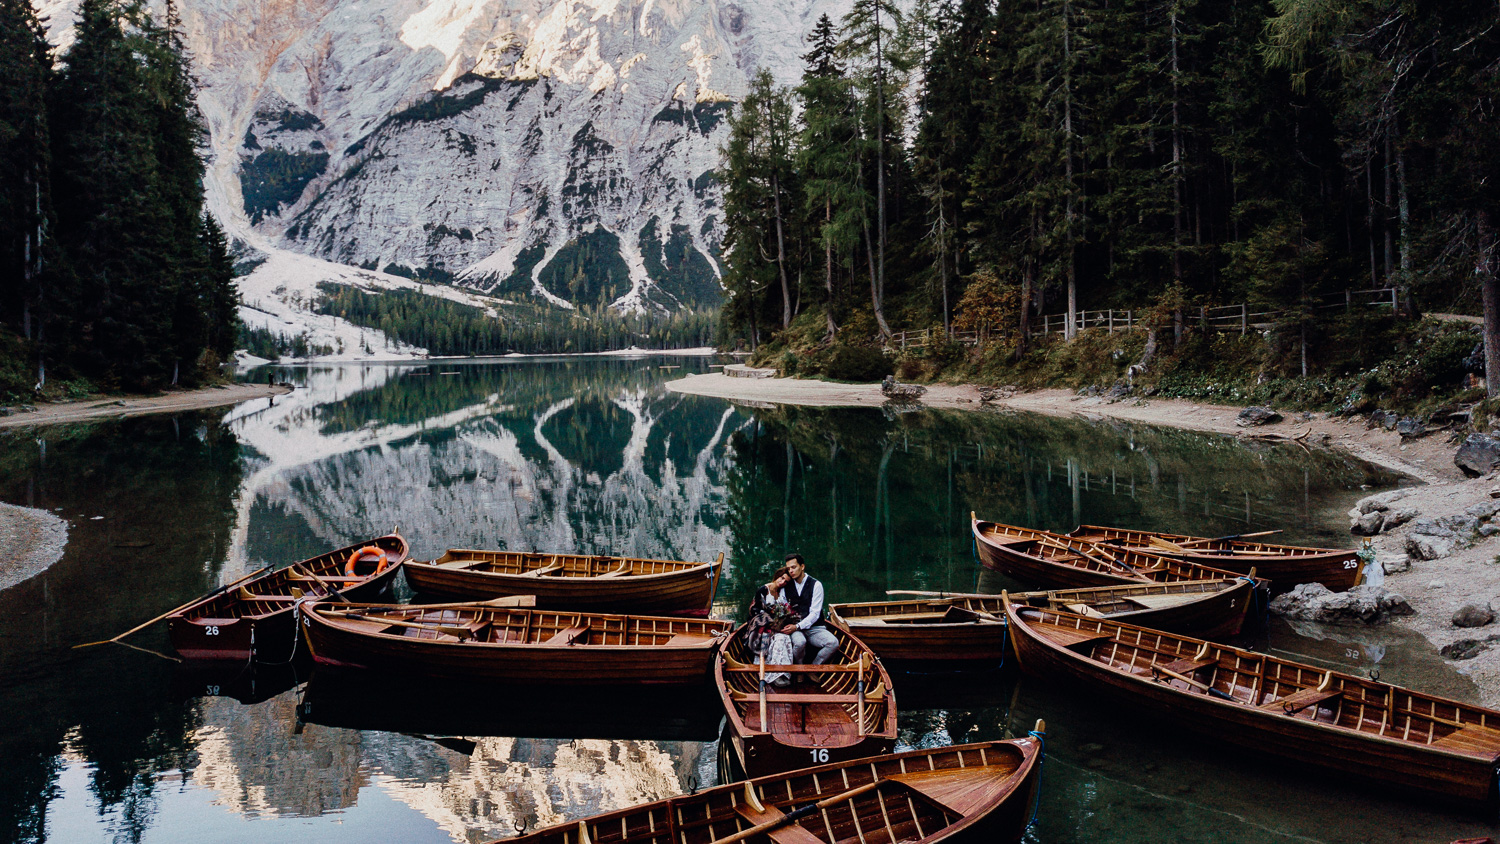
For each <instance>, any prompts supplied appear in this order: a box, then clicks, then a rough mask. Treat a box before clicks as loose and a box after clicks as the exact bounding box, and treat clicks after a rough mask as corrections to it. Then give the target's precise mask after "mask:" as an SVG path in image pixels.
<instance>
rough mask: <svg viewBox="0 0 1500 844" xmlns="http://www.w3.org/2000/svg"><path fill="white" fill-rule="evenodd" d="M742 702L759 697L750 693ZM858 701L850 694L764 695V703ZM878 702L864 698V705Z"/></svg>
mask: <svg viewBox="0 0 1500 844" xmlns="http://www.w3.org/2000/svg"><path fill="white" fill-rule="evenodd" d="M743 700H747V701H750V702H752V703H754V702H756V701H759V700H760V695H759V694H758V693H751V694H748V695H746V696H745V697H744V698H743ZM858 700H859V696H858V695H852V694H849V695H826V694H825V695H799V694H788V693H773V692H767V693H766V703H856V702H858ZM878 700H880V698H878V697H868V696H867V697H865V702H866V703H873V702H875V701H878Z"/></svg>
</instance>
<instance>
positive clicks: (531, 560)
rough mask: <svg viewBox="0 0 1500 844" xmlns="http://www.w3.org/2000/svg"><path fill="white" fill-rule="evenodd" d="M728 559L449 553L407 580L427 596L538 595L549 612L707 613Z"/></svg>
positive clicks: (415, 567) (411, 567)
mask: <svg viewBox="0 0 1500 844" xmlns="http://www.w3.org/2000/svg"><path fill="white" fill-rule="evenodd" d="M723 567H724V555H723V554H720V555H719V558H718V559H717V560H715V561H714V562H712V563H692V562H680V561H677V560H645V559H636V558H633V557H598V556H589V555H586V554H538V553H531V552H524V551H465V550H454V549H450V550H449V551H448V552H447V553H445V554H444V555H443V556H441V557H439V558H437V559H436V560H432V561H430V562H426V563H422V562H415V561H413V562H411V563H408V564H407V567H406V568H407V573H406V582H407V583H409V584H411V587H412V588H413V589H415V590H416V591H417V592H418V593H420V594H422V595H423V596H428V595H430V596H433V597H437V598H442V599H446V600H454V601H483V600H488V599H490V598H499V597H504V596H506V595H535V596H536V605H537V606H538V607H541V608H543V609H569V610H588V611H595V612H650V613H673V614H680V615H697V616H707V615H708V607H709V604H710V603H711V602H712V601H713V595H714V589H715V588H716V587H717V586H718V582H719V572H720V571H721V570H722V569H723Z"/></svg>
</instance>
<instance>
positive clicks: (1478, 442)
mask: <svg viewBox="0 0 1500 844" xmlns="http://www.w3.org/2000/svg"><path fill="white" fill-rule="evenodd" d="M1453 463H1454V465H1456V466H1458V468H1459V469H1460V470H1461V471H1462V472H1463V473H1464V474H1465V475H1468V476H1469V477H1471V478H1477V477H1479V476H1480V475H1487V474H1489V473H1490V472H1493V471H1494V470H1495V469H1496V467H1500V440H1497V439H1495V438H1494V437H1491V436H1489V435H1487V434H1470V435H1469V436H1468V437H1466V438H1464V444H1463V445H1461V446H1459V447H1458V452H1457V453H1456V454H1454V455H1453Z"/></svg>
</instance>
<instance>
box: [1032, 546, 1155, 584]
mask: <svg viewBox="0 0 1500 844" xmlns="http://www.w3.org/2000/svg"><path fill="white" fill-rule="evenodd" d="M1037 542H1039V543H1041V544H1042V545H1047V546H1050V547H1052V548H1060V549H1062V550H1064V551H1067V552H1068V553H1070V554H1077V555H1079V556H1081V557H1083V558H1084V559H1085V560H1093V561H1094V562H1096V563H1104V564H1105V565H1107V566H1109V567H1110V568H1113V569H1115V570H1117V571H1120V572H1124V573H1125V574H1130V575H1134V576H1135V578H1136V579H1138V580H1146V579H1147V578H1146V577H1145V576H1144V575H1142V574H1141V573H1140V572H1138V571H1136V570H1135V569H1133V568H1131V567H1130V566H1127V565H1125V564H1124V563H1121V562H1117V561H1116V560H1115V558H1114V557H1113V556H1112V555H1110V554H1109V553H1108V552H1106V551H1104V550H1103V549H1097V550H1099V554H1100V556H1098V557H1096V556H1094V555H1093V554H1090V553H1089V552H1087V551H1082V550H1079V549H1077V548H1074V547H1073V546H1071V545H1068V544H1067V543H1065V542H1058V541H1057V540H1055V539H1053V538H1051V537H1049V536H1040V537H1037Z"/></svg>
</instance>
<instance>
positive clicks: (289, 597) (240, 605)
mask: <svg viewBox="0 0 1500 844" xmlns="http://www.w3.org/2000/svg"><path fill="white" fill-rule="evenodd" d="M364 545H366V546H375V547H378V548H380V549H382V550H383V551H385V552H386V554H387V564H386V567H385V568H386V570H389V569H390V568H391V567H393V566H395V565H397V564H398V563H400V562H402V561H403V560H405V559H406V554H407V547H408V546H407V543H406V540H405V539H402V538H401V537H400V536H397V535H395V534H392V535H390V536H382V537H380V538H379V539H374V540H371V541H370V542H367V543H364ZM355 547H358V546H352V547H351V548H344V549H341V550H338V551H330V552H328V553H327V554H323V555H321V556H317V557H313V558H312V559H309V560H303V561H301V562H298V563H293V564H291V565H289V566H287V567H285V568H282V569H278V570H276V571H274V572H271V573H269V574H266V575H263V576H261V577H257V578H255V579H254V580H251V581H249V582H247V583H245V584H244V585H243V586H239V587H236V588H234V589H231V590H229V591H227V592H224V593H223V594H221V595H218V596H216V597H214V598H213V599H211V600H208V601H204V602H203V603H200V604H196V605H194V606H192V607H190V608H189V609H188V610H186V611H184V612H183V613H182V616H181V617H182V618H184V619H187V620H193V619H205V618H206V619H225V620H228V619H236V618H258V617H262V616H267V615H271V614H273V613H277V612H281V611H283V610H286V609H290V608H291V607H292V606H294V605H295V604H296V603H297V601H298V600H300V599H302V598H304V597H306V598H321V597H325V596H327V594H328V591H329V588H330V587H332V588H333V589H347V588H349V587H351V586H357V585H359V584H361V583H364V582H366V581H368V580H369V579H370V578H371V577H373V576H374V574H375V572H374V571H373V564H370V565H369V566H366V565H365V564H363V563H361V564H360V567H358V568H356V569H355V575H354V576H353V577H351V576H348V575H345V574H344V569H345V566H346V565H347V564H348V562H349V554H350V553H351V551H353V550H354V549H355Z"/></svg>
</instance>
